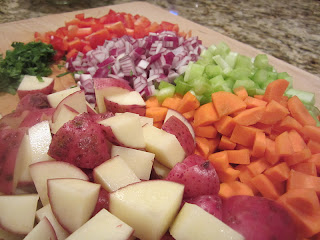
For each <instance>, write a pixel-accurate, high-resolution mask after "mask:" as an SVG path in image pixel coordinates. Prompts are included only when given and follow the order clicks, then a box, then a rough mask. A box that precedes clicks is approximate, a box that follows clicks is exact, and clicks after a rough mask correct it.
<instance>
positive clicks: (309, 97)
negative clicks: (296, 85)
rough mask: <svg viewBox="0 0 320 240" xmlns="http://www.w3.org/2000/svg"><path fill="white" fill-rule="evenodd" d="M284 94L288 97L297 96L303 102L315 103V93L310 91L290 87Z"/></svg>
mask: <svg viewBox="0 0 320 240" xmlns="http://www.w3.org/2000/svg"><path fill="white" fill-rule="evenodd" d="M285 95H286V96H288V97H289V98H291V97H293V96H297V97H298V98H299V99H300V100H301V102H303V103H304V104H308V105H314V104H315V103H316V98H315V94H314V93H311V92H306V91H302V90H298V89H293V88H290V89H288V90H287V91H286V92H285Z"/></svg>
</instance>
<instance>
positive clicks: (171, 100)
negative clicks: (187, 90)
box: [161, 97, 182, 110]
mask: <svg viewBox="0 0 320 240" xmlns="http://www.w3.org/2000/svg"><path fill="white" fill-rule="evenodd" d="M181 101H182V100H181V99H180V98H177V97H168V98H166V99H164V100H163V102H162V104H161V106H162V107H166V108H170V109H173V110H177V109H178V106H179V105H180V102H181Z"/></svg>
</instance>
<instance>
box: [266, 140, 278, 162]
mask: <svg viewBox="0 0 320 240" xmlns="http://www.w3.org/2000/svg"><path fill="white" fill-rule="evenodd" d="M265 158H266V160H267V161H268V162H269V163H270V164H271V165H274V164H276V163H277V162H278V161H279V160H280V156H279V154H278V153H277V152H276V144H275V142H274V141H273V140H271V139H270V138H266V151H265Z"/></svg>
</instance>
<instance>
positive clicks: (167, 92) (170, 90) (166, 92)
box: [156, 85, 175, 102]
mask: <svg viewBox="0 0 320 240" xmlns="http://www.w3.org/2000/svg"><path fill="white" fill-rule="evenodd" d="M174 93H175V87H174V86H173V85H172V86H168V87H165V88H162V89H160V90H159V91H158V92H157V94H156V96H157V99H158V101H159V102H163V100H164V99H166V98H168V97H172V96H173V95H174Z"/></svg>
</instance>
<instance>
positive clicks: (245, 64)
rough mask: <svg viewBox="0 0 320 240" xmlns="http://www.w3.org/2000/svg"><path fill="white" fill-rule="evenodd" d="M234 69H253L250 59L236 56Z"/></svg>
mask: <svg viewBox="0 0 320 240" xmlns="http://www.w3.org/2000/svg"><path fill="white" fill-rule="evenodd" d="M234 68H249V69H253V63H252V60H251V58H249V57H247V56H244V55H240V54H238V56H237V60H236V64H235V66H234Z"/></svg>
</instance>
